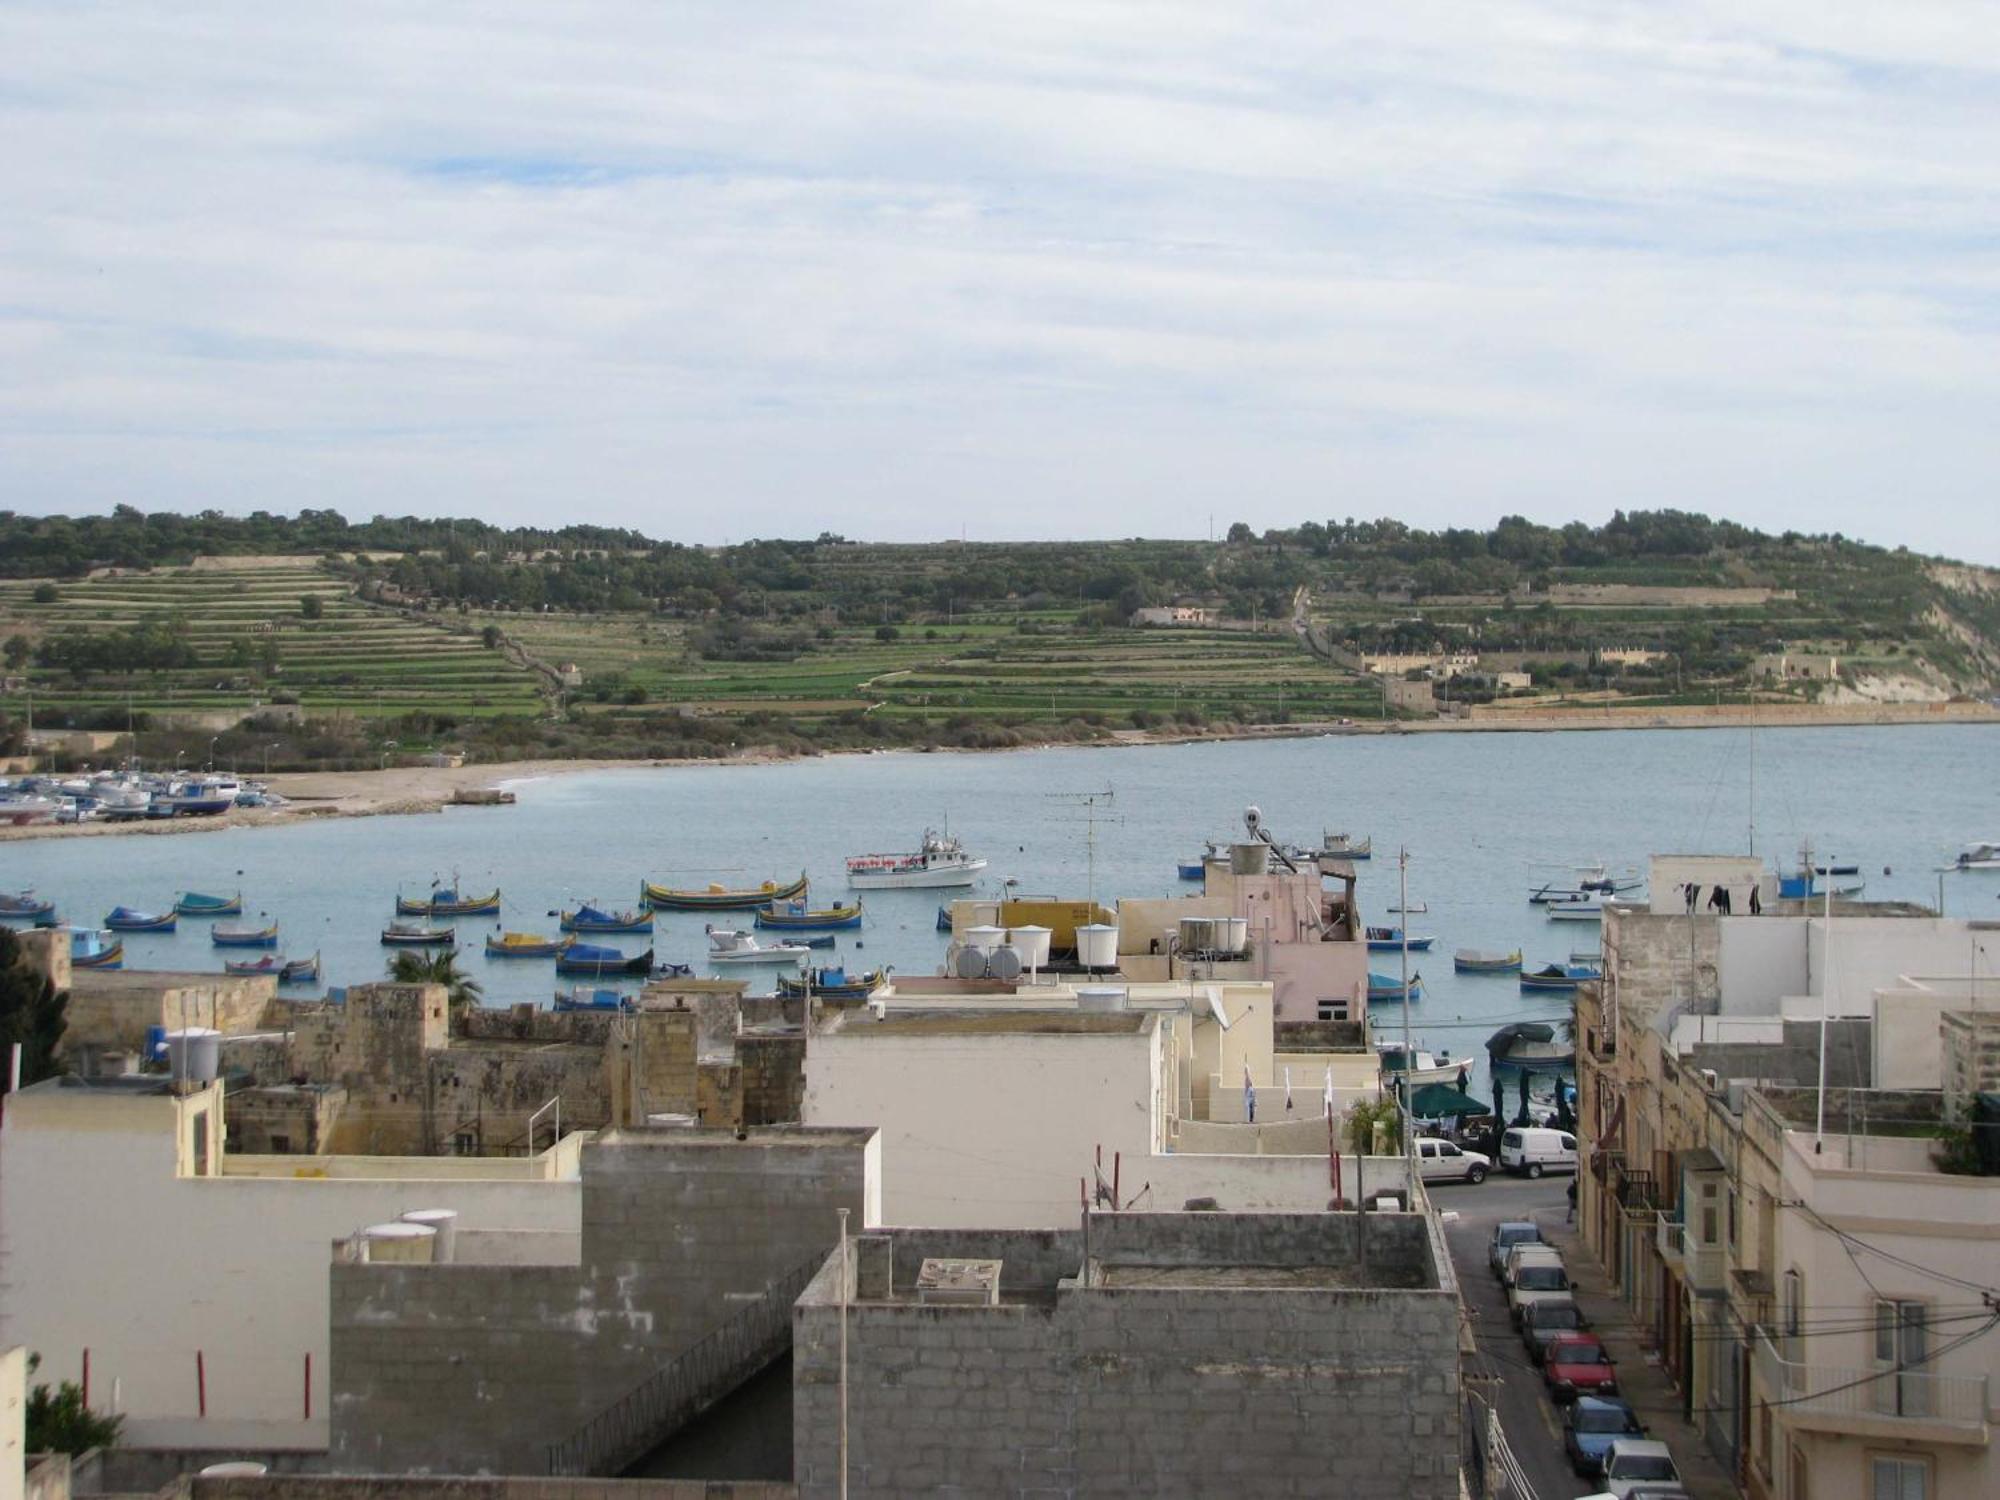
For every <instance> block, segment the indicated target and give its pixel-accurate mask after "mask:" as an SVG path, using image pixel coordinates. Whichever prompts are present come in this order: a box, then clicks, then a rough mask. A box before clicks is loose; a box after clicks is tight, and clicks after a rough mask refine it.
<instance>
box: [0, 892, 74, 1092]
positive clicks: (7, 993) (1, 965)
mask: <svg viewBox="0 0 2000 1500" xmlns="http://www.w3.org/2000/svg"><path fill="white" fill-rule="evenodd" d="M68 1006H69V991H67V990H58V989H57V988H56V987H55V986H54V985H53V984H51V983H50V982H49V980H48V979H47V978H46V977H45V976H44V975H42V974H39V973H37V972H36V971H35V970H34V969H31V968H29V967H28V962H27V954H26V953H25V952H23V951H22V947H21V940H20V939H19V938H18V937H16V936H15V935H14V934H13V932H11V931H10V930H8V929H7V928H5V927H0V1053H10V1052H11V1051H12V1048H13V1044H14V1043H16V1042H19V1043H20V1044H21V1082H22V1083H23V1084H29V1083H39V1082H40V1081H41V1080H42V1079H44V1078H50V1077H53V1076H54V1075H55V1074H57V1073H59V1072H61V1071H62V1069H61V1068H59V1067H57V1066H56V1060H55V1056H56V1044H57V1043H58V1042H60V1041H61V1040H62V1034H63V1027H64V1025H65V1024H66V1023H65V1021H64V1019H63V1012H64V1011H65V1010H66V1009H67V1008H68Z"/></svg>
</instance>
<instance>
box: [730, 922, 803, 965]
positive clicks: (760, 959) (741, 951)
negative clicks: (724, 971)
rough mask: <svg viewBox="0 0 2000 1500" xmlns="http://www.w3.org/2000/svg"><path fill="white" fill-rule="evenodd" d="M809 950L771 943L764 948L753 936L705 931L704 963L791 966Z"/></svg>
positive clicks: (799, 944)
mask: <svg viewBox="0 0 2000 1500" xmlns="http://www.w3.org/2000/svg"><path fill="white" fill-rule="evenodd" d="M811 951H812V950H811V949H809V948H808V947H806V945H805V944H804V943H773V944H771V945H770V946H769V947H768V948H767V947H765V946H764V945H763V944H762V943H760V942H758V941H757V936H756V934H755V933H751V932H739V931H737V930H735V929H734V928H728V927H711V928H709V929H708V961H709V962H710V963H712V964H793V965H796V964H798V963H800V962H801V961H802V960H803V959H804V958H805V956H806V954H808V953H809V952H811Z"/></svg>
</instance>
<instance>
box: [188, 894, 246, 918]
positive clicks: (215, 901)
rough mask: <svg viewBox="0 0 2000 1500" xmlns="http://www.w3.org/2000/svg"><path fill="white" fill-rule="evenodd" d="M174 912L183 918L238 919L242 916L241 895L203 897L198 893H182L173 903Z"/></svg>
mask: <svg viewBox="0 0 2000 1500" xmlns="http://www.w3.org/2000/svg"><path fill="white" fill-rule="evenodd" d="M174 911H175V913H176V914H178V915H180V916H183V917H240V916H242V915H243V893H242V892H241V891H238V892H237V893H236V894H235V895H233V896H204V895H203V894H202V893H201V892H200V891H182V892H181V894H180V896H179V898H178V899H177V900H176V901H175V902H174Z"/></svg>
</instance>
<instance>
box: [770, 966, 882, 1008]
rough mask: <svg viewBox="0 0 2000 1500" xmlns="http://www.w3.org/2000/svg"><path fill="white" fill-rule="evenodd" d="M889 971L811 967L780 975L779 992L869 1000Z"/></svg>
mask: <svg viewBox="0 0 2000 1500" xmlns="http://www.w3.org/2000/svg"><path fill="white" fill-rule="evenodd" d="M887 977H888V971H887V970H884V969H876V970H874V971H873V972H872V973H867V974H849V973H848V972H847V970H846V969H840V968H826V969H812V970H809V971H808V972H806V973H804V974H801V975H799V976H798V977H797V978H792V977H791V976H789V975H780V976H779V978H778V993H779V994H781V995H786V996H799V995H818V996H819V997H820V998H821V999H823V1000H866V999H867V998H868V997H869V996H870V995H872V994H874V993H875V991H876V990H878V989H879V988H881V985H882V981H883V980H884V979H885V978H887Z"/></svg>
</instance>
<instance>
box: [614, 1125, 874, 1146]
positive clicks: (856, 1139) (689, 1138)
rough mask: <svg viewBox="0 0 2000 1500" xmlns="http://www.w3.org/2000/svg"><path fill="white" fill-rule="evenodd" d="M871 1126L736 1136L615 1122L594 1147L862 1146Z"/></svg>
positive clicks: (773, 1129)
mask: <svg viewBox="0 0 2000 1500" xmlns="http://www.w3.org/2000/svg"><path fill="white" fill-rule="evenodd" d="M875 1133H876V1130H875V1127H874V1126H873V1125H759V1126H755V1127H753V1128H752V1129H750V1130H747V1131H745V1132H744V1133H743V1134H742V1135H741V1136H740V1137H739V1136H738V1135H737V1134H736V1132H735V1131H733V1130H698V1129H694V1128H692V1127H690V1126H686V1125H661V1126H656V1127H645V1126H635V1125H619V1126H615V1127H614V1128H612V1129H610V1130H600V1131H598V1132H597V1135H596V1138H595V1140H594V1142H593V1144H595V1145H598V1146H656V1147H662V1148H671V1149H675V1150H696V1149H701V1150H710V1151H746V1150H751V1149H763V1150H773V1149H776V1148H779V1147H783V1146H794V1147H798V1146H829V1145H837V1144H839V1143H841V1142H844V1141H851V1142H853V1143H854V1144H856V1145H865V1144H867V1143H868V1142H869V1141H871V1140H873V1139H874V1137H875Z"/></svg>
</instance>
